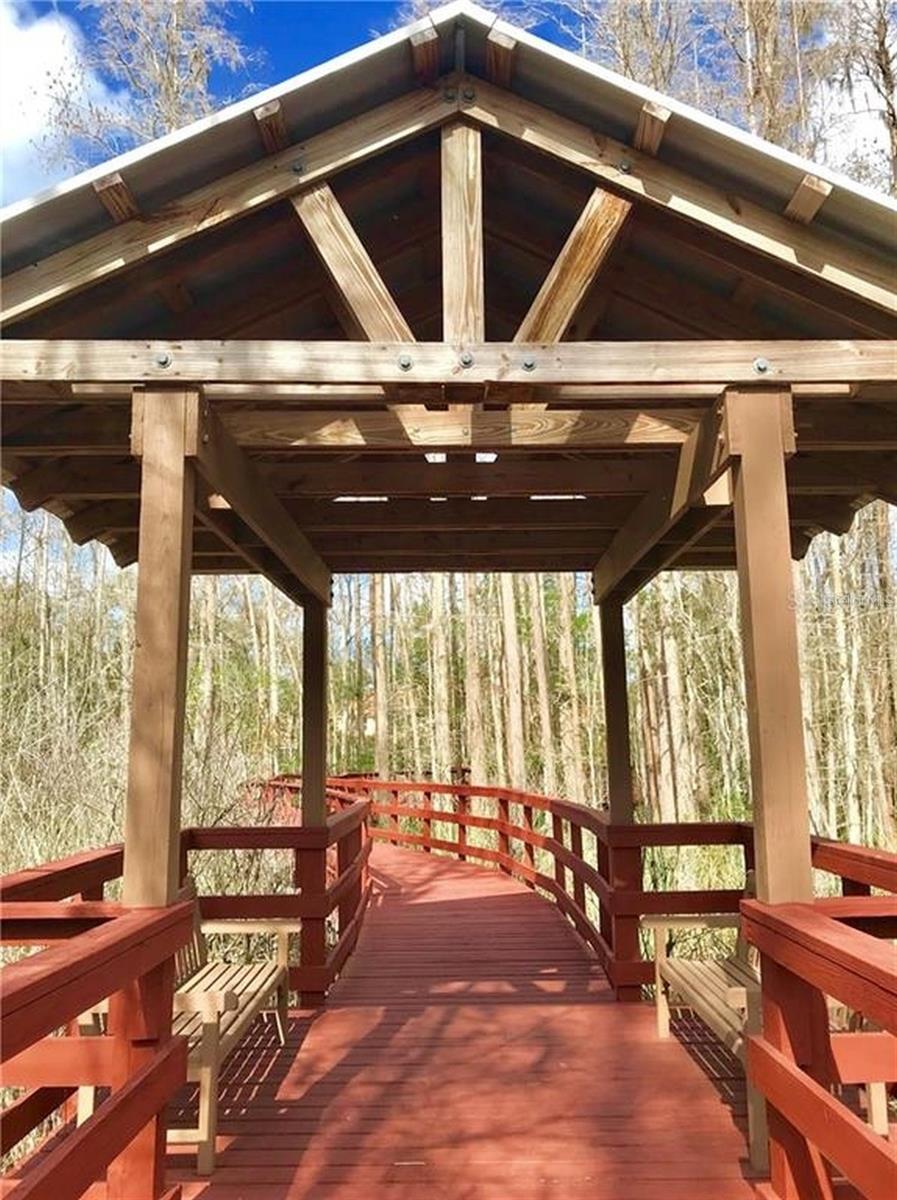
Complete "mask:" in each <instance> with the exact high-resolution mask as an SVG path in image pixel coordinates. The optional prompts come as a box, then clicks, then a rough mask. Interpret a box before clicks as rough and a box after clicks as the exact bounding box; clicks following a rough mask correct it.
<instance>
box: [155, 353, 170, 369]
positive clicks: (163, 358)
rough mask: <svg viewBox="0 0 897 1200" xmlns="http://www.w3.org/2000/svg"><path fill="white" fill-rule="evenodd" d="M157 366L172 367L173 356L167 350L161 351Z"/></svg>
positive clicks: (158, 354)
mask: <svg viewBox="0 0 897 1200" xmlns="http://www.w3.org/2000/svg"><path fill="white" fill-rule="evenodd" d="M156 366H157V367H170V366H171V355H170V354H169V353H168V351H167V350H160V351H159V352H158V353H157V355H156Z"/></svg>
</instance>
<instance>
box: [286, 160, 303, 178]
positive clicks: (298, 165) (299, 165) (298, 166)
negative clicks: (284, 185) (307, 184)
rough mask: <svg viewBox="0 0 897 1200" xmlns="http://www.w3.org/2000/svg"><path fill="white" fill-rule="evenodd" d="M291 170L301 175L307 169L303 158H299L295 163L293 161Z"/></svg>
mask: <svg viewBox="0 0 897 1200" xmlns="http://www.w3.org/2000/svg"><path fill="white" fill-rule="evenodd" d="M290 170H291V171H292V172H293V174H294V175H301V174H302V173H303V171H304V170H305V164H304V163H303V162H302V160H301V159H297V160H296V161H295V162H294V163H292V164H291V165H290Z"/></svg>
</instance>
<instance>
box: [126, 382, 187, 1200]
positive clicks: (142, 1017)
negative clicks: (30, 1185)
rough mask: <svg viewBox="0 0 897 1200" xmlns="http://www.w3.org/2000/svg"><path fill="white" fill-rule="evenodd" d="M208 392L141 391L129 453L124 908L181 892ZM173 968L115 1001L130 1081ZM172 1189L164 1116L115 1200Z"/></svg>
mask: <svg viewBox="0 0 897 1200" xmlns="http://www.w3.org/2000/svg"><path fill="white" fill-rule="evenodd" d="M198 411H199V393H198V392H196V391H185V390H183V389H178V390H162V391H152V392H147V393H145V394H142V393H139V392H138V393H135V395H134V401H133V420H132V433H131V437H132V449H133V452H134V454H135V455H136V456H137V457H139V458H141V467H142V470H141V483H140V546H139V555H138V575H137V613H136V624H135V640H134V678H133V685H132V688H133V690H132V708H131V741H130V750H129V755H128V795H127V807H126V810H125V853H124V882H123V888H122V899H123V901H124V903H125V904H130V905H137V906H142V905H147V906H156V905H159V906H161V905H166V904H170V903H171V902H172V901H173V900H174V899H175V898H176V896H177V893H178V889H179V887H180V833H181V770H182V757H183V756H182V751H183V737H184V706H185V698H186V675H187V633H188V619H189V609H190V566H191V554H192V548H193V506H194V494H195V482H194V474H193V471H194V468H193V466H192V463H191V462H190V461H189V460H188V458H187V457H186V454H185V449H186V446H187V438H188V434H189V433H190V431H191V430H192V429H195V427H196V420H197V417H198ZM173 986H174V960H173V959H169V960H168V961H167V962H164V963H160V964H159V966H157V967H155V968H154V969H153V970H152V971H150V972H149V973H148V974H146V975H144V976H142V977H141V978H139V979H136V980H134V981H133V982H132V983H131V984H130V985H129V987H128V988H127V989H126V990H125V991H122V992H118V993H116V994H115V995H114V996H112V997H111V998H110V1003H109V1032H110V1035H111V1037H112V1038H113V1039H114V1040H115V1041H116V1042H117V1043H118V1046H119V1070H120V1073H121V1080H122V1082H123V1081H124V1080H125V1079H127V1078H128V1076H129V1075H130V1074H132V1073H133V1072H134V1071H135V1070H137V1069H139V1068H140V1067H141V1066H142V1065H144V1063H146V1062H147V1061H149V1060H150V1059H151V1058H152V1056H153V1054H154V1053H155V1052H156V1051H157V1050H158V1048H159V1046H160V1045H163V1044H164V1043H165V1042H166V1041H167V1040H168V1039H169V1038H170V1037H171V1004H172V990H173ZM164 1184H165V1113H164V1110H163V1111H162V1112H161V1113H160V1114H159V1116H158V1117H156V1118H155V1119H154V1120H153V1121H151V1122H150V1123H149V1124H148V1125H146V1126H145V1127H144V1128H143V1129H142V1130H140V1132H139V1133H138V1134H137V1136H136V1137H135V1138H134V1139H133V1141H132V1142H131V1144H130V1145H129V1146H128V1148H127V1149H126V1150H125V1151H124V1152H123V1153H122V1154H120V1155H119V1157H118V1158H117V1159H116V1160H115V1161H114V1162H113V1163H112V1165H111V1166H110V1168H109V1173H108V1192H109V1196H110V1198H112V1200H130V1197H132V1196H134V1195H137V1194H138V1193H139V1194H140V1195H145V1196H147V1197H159V1196H161V1195H162V1193H163V1190H164Z"/></svg>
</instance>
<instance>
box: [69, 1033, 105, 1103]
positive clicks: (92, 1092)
mask: <svg viewBox="0 0 897 1200" xmlns="http://www.w3.org/2000/svg"><path fill="white" fill-rule="evenodd" d="M78 1034H79V1036H80V1037H102V1036H103V1026H102V1023H101V1021H100V1014H99V1013H97V1012H86V1013H82V1014H81V1016H80V1017H79V1018H78ZM96 1106H97V1089H96V1088H95V1087H79V1088H78V1100H77V1107H76V1110H75V1123H76V1124H77V1125H83V1124H84V1122H85V1121H86V1120H87V1119H88V1117H92V1116H93V1113H94V1109H95V1108H96Z"/></svg>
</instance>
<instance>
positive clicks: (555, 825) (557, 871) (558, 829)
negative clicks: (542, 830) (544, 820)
mask: <svg viewBox="0 0 897 1200" xmlns="http://www.w3.org/2000/svg"><path fill="white" fill-rule="evenodd" d="M551 836H552V837H553V838H554V840H555V841H556V842H559V843H560V844H561V846H563V844H564V820H563V817H561V816H559V815H558V813H552V814H551ZM554 881H555V883H557V884H558V885H559V886H560V887H561V888H563V890H564V891H566V890H567V872H566V870H565V868H564V864H563V863H562V862H561V860H560V859H559V858H558V857H557V855H555V856H554Z"/></svg>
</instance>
